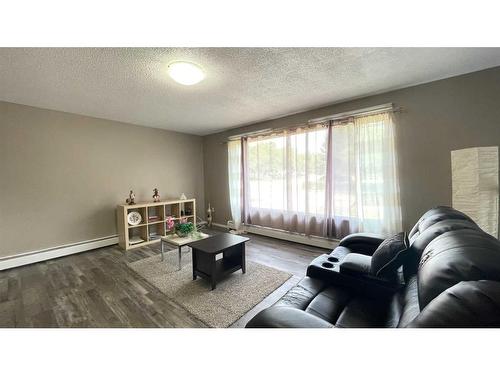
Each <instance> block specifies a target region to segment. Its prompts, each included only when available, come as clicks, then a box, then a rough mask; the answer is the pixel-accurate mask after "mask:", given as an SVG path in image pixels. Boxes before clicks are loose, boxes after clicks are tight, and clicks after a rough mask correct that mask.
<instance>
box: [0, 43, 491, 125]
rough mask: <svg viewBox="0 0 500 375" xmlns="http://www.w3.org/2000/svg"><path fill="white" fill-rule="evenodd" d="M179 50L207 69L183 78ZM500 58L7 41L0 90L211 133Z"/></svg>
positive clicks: (464, 51) (31, 101) (465, 53)
mask: <svg viewBox="0 0 500 375" xmlns="http://www.w3.org/2000/svg"><path fill="white" fill-rule="evenodd" d="M173 60H187V61H192V62H195V63H197V64H199V65H201V66H202V67H203V68H204V70H205V72H206V79H205V80H204V81H202V82H201V83H200V84H198V85H194V86H182V85H179V84H177V83H176V82H174V81H172V80H171V79H170V78H169V76H168V75H167V73H166V72H167V65H168V63H169V62H171V61H173ZM499 65H500V48H115V49H114V48H67V49H61V48H38V49H30V48H19V49H15V48H14V49H12V48H2V49H0V100H2V101H8V102H14V103H20V104H26V105H31V106H36V107H42V108H49V109H55V110H59V111H65V112H71V113H78V114H83V115H88V116H93V117H100V118H105V119H111V120H117V121H123V122H128V123H133V124H138V125H144V126H151V127H157V128H163V129H170V130H176V131H180V132H186V133H193V134H200V135H204V134H209V133H213V132H217V131H221V130H224V129H226V128H230V127H235V126H239V125H245V124H249V123H253V122H258V121H262V120H266V119H269V118H273V117H278V116H282V115H286V114H289V113H294V112H299V111H304V110H308V109H312V108H316V107H320V106H322V105H327V104H330V103H334V102H338V101H343V100H347V99H350V98H355V97H360V96H366V95H369V94H373V93H379V92H384V91H389V90H393V89H397V88H402V87H407V86H412V85H416V84H419V83H424V82H429V81H433V80H437V79H441V78H446V77H450V76H454V75H459V74H464V73H468V72H472V71H476V70H482V69H486V68H489V67H493V66H499Z"/></svg>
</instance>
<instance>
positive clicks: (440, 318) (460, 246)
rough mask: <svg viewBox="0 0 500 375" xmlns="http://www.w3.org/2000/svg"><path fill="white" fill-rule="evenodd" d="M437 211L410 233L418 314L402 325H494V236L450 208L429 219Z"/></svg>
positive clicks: (499, 308) (499, 287)
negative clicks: (439, 216)
mask: <svg viewBox="0 0 500 375" xmlns="http://www.w3.org/2000/svg"><path fill="white" fill-rule="evenodd" d="M443 214H444V213H439V214H434V215H428V216H427V218H424V220H422V221H421V223H420V225H419V230H418V231H417V232H416V233H414V235H417V237H415V238H414V239H413V242H412V244H411V246H410V248H411V249H412V252H413V253H414V254H417V260H418V263H417V274H416V279H417V291H416V292H417V296H418V309H419V313H418V314H417V315H416V317H415V318H414V319H412V321H411V322H410V323H409V324H406V323H405V325H406V326H409V327H492V326H500V241H498V239H496V238H494V237H492V236H490V235H489V234H487V233H486V232H484V231H482V230H481V229H480V228H479V227H478V226H477V225H476V224H475V223H474V222H472V221H471V220H470V218H469V219H467V218H468V217H464V216H461V215H457V214H456V212H452V211H448V212H447V213H446V214H445V215H451V216H454V217H459V218H458V219H445V220H437V221H436V220H434V219H435V216H436V215H443ZM433 218H434V219H433ZM428 220H430V224H429V222H428V223H427V224H426V223H425V222H426V221H428ZM432 221H434V222H433V223H432ZM410 268H411V267H410Z"/></svg>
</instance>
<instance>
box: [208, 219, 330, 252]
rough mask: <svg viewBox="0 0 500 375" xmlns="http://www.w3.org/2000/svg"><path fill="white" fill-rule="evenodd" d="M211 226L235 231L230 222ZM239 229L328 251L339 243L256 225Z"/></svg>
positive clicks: (243, 226)
mask: <svg viewBox="0 0 500 375" xmlns="http://www.w3.org/2000/svg"><path fill="white" fill-rule="evenodd" d="M213 225H214V226H217V227H220V228H226V229H235V226H234V223H233V222H232V221H231V220H230V221H228V222H227V225H224V224H219V223H214V224H213ZM240 229H242V230H243V231H245V232H248V233H254V234H259V235H261V236H266V237H272V238H277V239H280V240H285V241H291V242H297V243H301V244H304V245H309V246H316V247H321V248H324V249H329V250H332V249H333V248H334V247H335V246H337V245H338V243H339V241H338V240H333V239H328V238H323V237H317V236H306V235H303V234H299V233H292V232H287V231H284V230H278V229H273V228H267V227H261V226H258V225H242V226H241V228H240Z"/></svg>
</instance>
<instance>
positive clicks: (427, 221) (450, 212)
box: [408, 206, 474, 244]
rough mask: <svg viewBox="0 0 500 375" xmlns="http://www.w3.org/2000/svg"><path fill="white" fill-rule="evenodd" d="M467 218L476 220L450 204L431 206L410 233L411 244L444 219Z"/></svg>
mask: <svg viewBox="0 0 500 375" xmlns="http://www.w3.org/2000/svg"><path fill="white" fill-rule="evenodd" d="M450 219H455V220H467V221H471V222H474V221H473V220H472V219H471V218H470V217H469V216H467V215H466V214H464V213H463V212H460V211H458V210H455V209H454V208H452V207H448V206H438V207H434V208H431V209H430V210H429V211H427V212H426V213H424V214H423V215H422V216H421V217H420V219H418V221H417V223H416V224H415V225H414V226H413V228H412V229H411V230H410V232H409V233H408V240H409V241H410V244H411V243H412V242H413V241H415V240H416V239H417V238H418V237H419V236H420V234H422V232H423V231H425V230H426V229H427V228H428V227H430V226H431V225H433V224H435V223H437V222H439V221H443V220H450Z"/></svg>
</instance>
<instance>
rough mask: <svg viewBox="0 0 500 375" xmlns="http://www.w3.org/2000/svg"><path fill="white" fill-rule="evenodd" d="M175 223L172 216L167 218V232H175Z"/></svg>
mask: <svg viewBox="0 0 500 375" xmlns="http://www.w3.org/2000/svg"><path fill="white" fill-rule="evenodd" d="M174 226H175V222H174V219H173V217H172V216H167V230H173V229H174Z"/></svg>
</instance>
